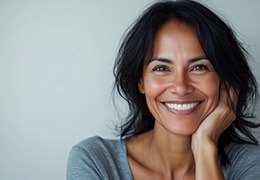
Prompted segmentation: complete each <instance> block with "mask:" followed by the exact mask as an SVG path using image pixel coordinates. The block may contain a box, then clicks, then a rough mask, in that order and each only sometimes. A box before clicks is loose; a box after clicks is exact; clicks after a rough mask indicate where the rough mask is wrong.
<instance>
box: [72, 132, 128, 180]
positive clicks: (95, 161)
mask: <svg viewBox="0 0 260 180" xmlns="http://www.w3.org/2000/svg"><path fill="white" fill-rule="evenodd" d="M67 177H68V179H73V180H74V179H77V178H76V177H79V179H80V178H82V179H85V178H86V177H91V178H93V179H108V178H109V177H113V178H114V179H120V178H121V177H130V178H131V171H130V168H129V165H128V161H127V155H126V147H125V141H124V140H123V139H104V138H101V137H99V136H93V137H90V138H87V139H85V140H83V141H81V142H79V143H77V144H76V145H74V146H73V147H72V149H71V151H70V153H69V157H68V162H67Z"/></svg>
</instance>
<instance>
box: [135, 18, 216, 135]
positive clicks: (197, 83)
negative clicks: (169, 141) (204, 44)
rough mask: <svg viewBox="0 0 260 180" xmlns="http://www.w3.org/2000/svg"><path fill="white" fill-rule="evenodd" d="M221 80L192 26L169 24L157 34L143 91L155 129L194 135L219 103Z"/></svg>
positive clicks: (145, 68) (141, 90)
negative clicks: (161, 128)
mask: <svg viewBox="0 0 260 180" xmlns="http://www.w3.org/2000/svg"><path fill="white" fill-rule="evenodd" d="M219 89H220V78H219V76H218V74H217V73H216V72H215V70H214V68H213V66H212V64H211V63H210V61H209V60H208V59H207V57H206V55H205V53H204V51H203V50H202V48H201V46H200V43H199V40H198V38H197V36H196V34H195V32H194V30H193V29H192V27H191V26H189V25H188V24H185V23H180V22H169V23H166V24H165V25H163V26H162V27H161V28H160V29H159V31H158V32H157V34H156V36H155V40H154V52H153V56H152V58H151V59H149V60H148V61H147V62H146V63H145V66H144V74H143V78H142V80H141V81H140V82H139V90H140V92H141V93H143V94H145V97H146V101H147V105H148V107H149V110H150V111H151V113H152V114H153V116H154V118H155V120H156V121H155V126H158V127H163V129H166V130H167V131H169V132H171V133H174V134H180V135H190V134H192V133H194V132H195V131H196V129H197V128H198V127H199V125H200V123H201V122H202V121H203V120H204V119H205V118H206V117H207V115H209V113H211V112H212V111H213V110H214V108H215V107H216V106H217V104H218V99H219Z"/></svg>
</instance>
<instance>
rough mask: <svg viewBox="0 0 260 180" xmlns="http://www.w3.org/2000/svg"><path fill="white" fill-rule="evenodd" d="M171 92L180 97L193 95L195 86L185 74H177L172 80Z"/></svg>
mask: <svg viewBox="0 0 260 180" xmlns="http://www.w3.org/2000/svg"><path fill="white" fill-rule="evenodd" d="M170 91H171V93H174V94H176V95H178V96H180V97H182V96H185V95H187V94H190V93H192V92H193V86H192V85H191V81H190V79H189V77H188V76H187V75H185V74H176V75H175V76H174V77H173V78H172V81H171V86H170Z"/></svg>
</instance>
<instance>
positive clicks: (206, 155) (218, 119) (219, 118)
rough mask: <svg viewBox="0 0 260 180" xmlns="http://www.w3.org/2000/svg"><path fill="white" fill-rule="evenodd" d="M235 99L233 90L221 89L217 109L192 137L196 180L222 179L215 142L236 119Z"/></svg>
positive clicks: (235, 95)
mask: <svg viewBox="0 0 260 180" xmlns="http://www.w3.org/2000/svg"><path fill="white" fill-rule="evenodd" d="M229 97H230V98H229ZM237 99H238V97H237V94H236V91H235V89H234V88H228V90H227V89H226V88H224V87H222V88H221V89H220V97H219V102H218V105H217V107H216V108H215V109H214V110H213V111H212V112H211V113H210V114H209V115H208V116H207V117H206V118H205V119H204V120H203V122H202V123H201V124H200V126H199V128H198V129H197V130H196V132H195V133H194V134H193V135H192V141H191V147H192V152H193V155H194V160H195V164H196V179H200V180H204V179H205V180H206V179H215V180H221V179H224V176H223V173H222V171H221V168H220V166H219V164H218V152H217V141H218V138H219V136H220V135H221V134H222V133H223V131H224V130H225V129H226V128H227V127H229V126H230V124H231V123H232V122H233V121H234V120H235V118H236V112H235V110H236V104H237Z"/></svg>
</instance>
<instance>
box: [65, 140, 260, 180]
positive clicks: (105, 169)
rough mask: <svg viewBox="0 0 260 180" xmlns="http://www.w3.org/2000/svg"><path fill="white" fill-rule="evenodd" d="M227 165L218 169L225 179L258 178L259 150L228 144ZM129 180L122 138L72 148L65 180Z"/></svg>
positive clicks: (129, 173) (259, 166)
mask: <svg viewBox="0 0 260 180" xmlns="http://www.w3.org/2000/svg"><path fill="white" fill-rule="evenodd" d="M227 155H228V157H229V160H230V163H229V164H227V166H226V167H221V168H222V171H223V173H224V176H225V179H226V180H256V179H260V147H259V146H256V145H249V144H235V143H233V144H231V145H230V146H229V147H228V149H227ZM83 179H84V180H86V179H90V180H97V179H102V180H108V179H109V180H110V179H111V180H122V179H123V180H132V179H133V176H132V173H131V170H130V166H129V163H128V160H127V153H126V146H125V141H124V140H122V139H116V140H111V139H102V138H100V137H98V136H95V137H91V138H88V139H86V140H84V141H82V142H80V143H78V144H77V145H75V146H74V147H73V148H72V149H71V152H70V154H69V158H68V164H67V180H83Z"/></svg>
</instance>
